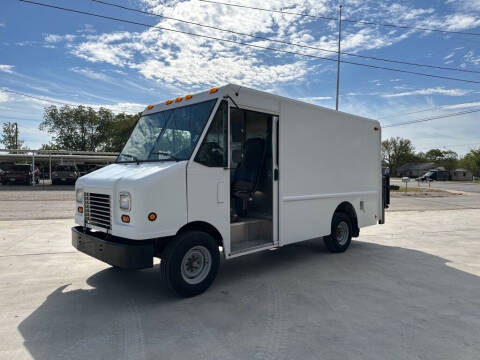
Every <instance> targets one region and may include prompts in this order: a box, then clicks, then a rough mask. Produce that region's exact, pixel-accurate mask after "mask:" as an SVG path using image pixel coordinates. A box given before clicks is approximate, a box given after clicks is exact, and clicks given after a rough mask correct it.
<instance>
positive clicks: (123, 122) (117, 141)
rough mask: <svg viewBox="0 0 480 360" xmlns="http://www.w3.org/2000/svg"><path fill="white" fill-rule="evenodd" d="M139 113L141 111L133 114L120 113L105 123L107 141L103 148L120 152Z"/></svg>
mask: <svg viewBox="0 0 480 360" xmlns="http://www.w3.org/2000/svg"><path fill="white" fill-rule="evenodd" d="M141 115H142V114H141V113H138V114H135V115H128V114H125V113H120V114H117V115H115V116H114V118H113V119H112V120H111V121H109V122H108V124H107V141H106V145H105V149H104V150H105V151H115V152H120V151H121V150H122V149H123V146H124V145H125V143H126V142H127V140H128V138H129V137H130V134H131V133H132V131H133V128H134V127H135V125H136V124H137V121H138V119H140V116H141Z"/></svg>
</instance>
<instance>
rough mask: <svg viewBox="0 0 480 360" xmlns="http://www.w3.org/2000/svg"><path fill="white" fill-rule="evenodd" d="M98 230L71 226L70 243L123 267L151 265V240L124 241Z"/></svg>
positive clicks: (93, 255)
mask: <svg viewBox="0 0 480 360" xmlns="http://www.w3.org/2000/svg"><path fill="white" fill-rule="evenodd" d="M108 237H109V235H107V234H105V233H100V232H90V231H88V230H87V231H84V230H83V227H82V226H75V227H73V228H72V245H73V247H74V248H76V249H77V250H79V251H81V252H83V253H84V254H87V255H90V256H91V257H94V258H95V259H98V260H101V261H103V262H105V263H107V264H110V265H113V266H117V267H119V268H123V269H143V268H148V267H152V266H153V254H154V246H153V243H152V242H146V241H135V242H138V244H131V243H125V242H123V241H122V240H121V239H120V238H117V237H114V236H110V238H111V239H113V240H107V238H108Z"/></svg>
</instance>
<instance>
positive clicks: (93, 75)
mask: <svg viewBox="0 0 480 360" xmlns="http://www.w3.org/2000/svg"><path fill="white" fill-rule="evenodd" d="M70 71H73V72H74V73H77V74H80V75H83V76H85V77H88V78H89V79H93V80H102V81H111V78H110V77H109V76H107V75H105V74H102V73H98V72H95V71H93V70H91V69H88V68H79V67H73V68H71V69H70Z"/></svg>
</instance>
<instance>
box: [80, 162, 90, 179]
mask: <svg viewBox="0 0 480 360" xmlns="http://www.w3.org/2000/svg"><path fill="white" fill-rule="evenodd" d="M90 168H91V165H88V164H77V169H78V177H80V176H83V175H87V174H88V173H89V172H90V171H91V170H90Z"/></svg>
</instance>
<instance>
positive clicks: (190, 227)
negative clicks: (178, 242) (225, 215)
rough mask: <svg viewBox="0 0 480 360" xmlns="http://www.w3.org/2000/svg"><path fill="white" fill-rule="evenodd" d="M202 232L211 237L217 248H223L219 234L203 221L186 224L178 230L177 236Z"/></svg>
mask: <svg viewBox="0 0 480 360" xmlns="http://www.w3.org/2000/svg"><path fill="white" fill-rule="evenodd" d="M194 230H196V231H203V232H206V233H207V234H209V235H210V236H212V237H213V238H214V239H215V241H216V242H217V243H218V246H222V247H223V238H222V235H221V234H220V232H219V231H218V230H217V229H216V228H215V226H213V225H211V224H209V223H207V222H204V221H193V222H191V223H188V224H186V225H184V226H182V227H181V228H180V230H178V232H177V235H178V234H181V233H183V232H185V231H194Z"/></svg>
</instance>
